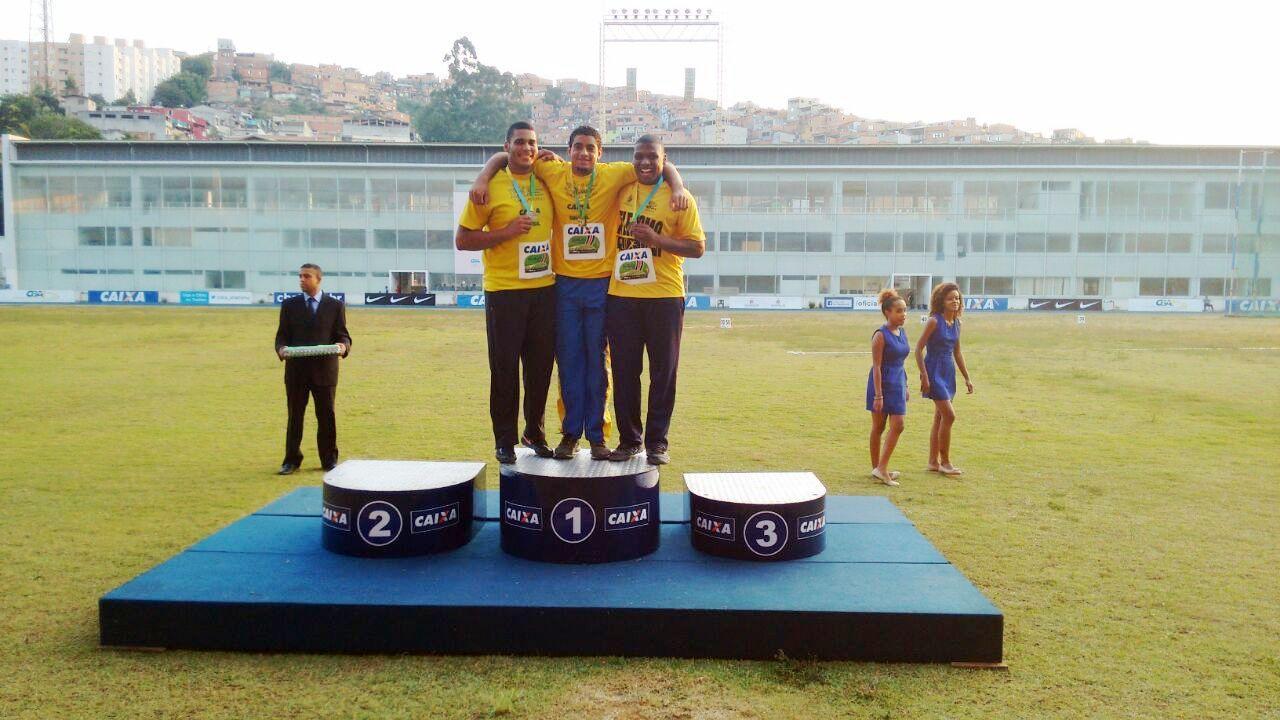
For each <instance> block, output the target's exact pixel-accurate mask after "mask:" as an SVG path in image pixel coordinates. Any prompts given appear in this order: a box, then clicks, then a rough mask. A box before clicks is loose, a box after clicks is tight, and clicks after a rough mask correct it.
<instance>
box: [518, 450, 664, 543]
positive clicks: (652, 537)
mask: <svg viewBox="0 0 1280 720" xmlns="http://www.w3.org/2000/svg"><path fill="white" fill-rule="evenodd" d="M500 473H501V488H500V491H499V494H500V508H501V509H500V512H501V519H502V549H503V551H504V552H506V553H508V554H510V555H515V556H516V557H521V558H525V559H527V560H541V561H545V562H556V563H602V562H613V561H615V560H631V559H634V558H638V557H642V556H644V555H648V554H649V553H651V552H653V551H654V550H657V549H658V537H659V530H660V527H659V524H658V523H659V517H658V469H657V468H656V467H653V466H650V465H648V464H647V463H646V462H645V458H644V455H639V456H637V457H634V458H632V459H630V460H628V461H626V462H609V461H602V460H592V459H591V455H590V453H588V452H587V451H586V450H581V451H579V452H578V454H577V455H575V456H574V457H573V459H571V460H552V459H548V458H540V457H538V456H537V455H534V454H533V451H532V450H529V449H527V448H517V449H516V462H515V463H514V464H512V465H502V466H500Z"/></svg>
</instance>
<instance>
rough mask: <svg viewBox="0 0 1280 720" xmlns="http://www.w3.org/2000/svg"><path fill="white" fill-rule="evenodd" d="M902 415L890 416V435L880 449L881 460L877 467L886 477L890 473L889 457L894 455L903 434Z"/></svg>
mask: <svg viewBox="0 0 1280 720" xmlns="http://www.w3.org/2000/svg"><path fill="white" fill-rule="evenodd" d="M902 427H903V423H902V416H901V415H890V416H889V437H887V438H885V439H884V447H883V448H882V449H881V451H880V462H879V464H877V465H876V468H877V469H878V470H879V471H880V474H881V475H883V476H885V477H890V475H889V458H890V457H892V456H893V449H894V448H895V447H897V445H898V438H899V437H900V436H901V435H902Z"/></svg>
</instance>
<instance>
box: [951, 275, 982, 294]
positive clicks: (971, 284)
mask: <svg viewBox="0 0 1280 720" xmlns="http://www.w3.org/2000/svg"><path fill="white" fill-rule="evenodd" d="M956 285H959V286H960V294H961V295H981V294H982V278H980V277H967V276H964V275H959V276H957V277H956Z"/></svg>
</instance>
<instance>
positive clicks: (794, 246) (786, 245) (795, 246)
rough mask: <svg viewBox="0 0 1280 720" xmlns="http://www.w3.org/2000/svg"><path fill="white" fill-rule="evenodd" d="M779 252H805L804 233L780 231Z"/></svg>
mask: <svg viewBox="0 0 1280 720" xmlns="http://www.w3.org/2000/svg"><path fill="white" fill-rule="evenodd" d="M777 243H778V245H777V247H778V252H804V233H792V232H782V233H778V240H777Z"/></svg>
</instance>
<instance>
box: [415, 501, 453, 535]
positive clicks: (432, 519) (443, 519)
mask: <svg viewBox="0 0 1280 720" xmlns="http://www.w3.org/2000/svg"><path fill="white" fill-rule="evenodd" d="M458 517H459V516H458V503H449V504H448V505H444V506H441V507H433V508H428V509H426V510H414V511H413V512H411V513H409V532H410V533H413V534H415V535H416V534H418V533H424V532H431V531H432V530H440V529H443V528H447V527H449V526H451V525H457V524H458Z"/></svg>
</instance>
